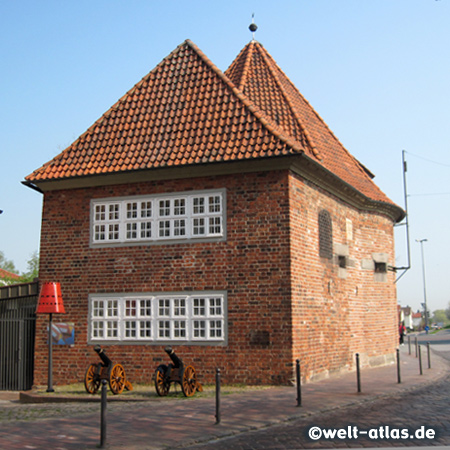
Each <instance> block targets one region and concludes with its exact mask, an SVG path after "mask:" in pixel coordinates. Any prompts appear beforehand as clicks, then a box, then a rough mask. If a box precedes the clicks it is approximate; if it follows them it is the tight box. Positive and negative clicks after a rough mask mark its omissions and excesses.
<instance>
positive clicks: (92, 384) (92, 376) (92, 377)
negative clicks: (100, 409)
mask: <svg viewBox="0 0 450 450" xmlns="http://www.w3.org/2000/svg"><path fill="white" fill-rule="evenodd" d="M84 387H85V388H86V391H87V392H88V393H89V394H95V393H96V392H97V391H98V388H99V387H100V377H99V376H98V375H97V364H91V365H90V366H89V367H88V368H87V370H86V375H85V376H84Z"/></svg>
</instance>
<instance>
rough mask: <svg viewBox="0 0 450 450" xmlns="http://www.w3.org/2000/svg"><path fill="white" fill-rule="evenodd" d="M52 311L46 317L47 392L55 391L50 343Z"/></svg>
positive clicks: (51, 346)
mask: <svg viewBox="0 0 450 450" xmlns="http://www.w3.org/2000/svg"><path fill="white" fill-rule="evenodd" d="M52 320H53V317H52V313H50V314H49V318H48V383H47V392H55V390H54V389H53V345H52Z"/></svg>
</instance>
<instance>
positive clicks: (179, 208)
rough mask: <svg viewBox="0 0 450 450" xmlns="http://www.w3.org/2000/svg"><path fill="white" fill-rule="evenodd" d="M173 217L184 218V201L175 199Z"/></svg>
mask: <svg viewBox="0 0 450 450" xmlns="http://www.w3.org/2000/svg"><path fill="white" fill-rule="evenodd" d="M173 208H174V211H173V213H174V215H175V216H184V215H185V214H186V200H185V199H184V198H180V199H178V198H177V199H175V200H174V201H173Z"/></svg>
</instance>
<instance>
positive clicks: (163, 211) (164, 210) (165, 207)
mask: <svg viewBox="0 0 450 450" xmlns="http://www.w3.org/2000/svg"><path fill="white" fill-rule="evenodd" d="M159 215H160V216H161V217H164V216H170V200H160V201H159Z"/></svg>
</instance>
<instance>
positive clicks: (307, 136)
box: [225, 41, 391, 203]
mask: <svg viewBox="0 0 450 450" xmlns="http://www.w3.org/2000/svg"><path fill="white" fill-rule="evenodd" d="M225 75H227V76H228V77H229V78H230V79H231V81H232V82H233V83H234V84H235V85H236V86H238V87H239V89H240V90H241V91H242V92H243V93H244V94H245V96H246V97H247V98H249V99H250V101H251V102H252V103H254V104H255V105H256V106H258V107H259V108H260V109H261V110H262V111H263V112H264V114H266V115H267V116H268V119H269V120H271V121H272V122H274V123H276V124H277V125H278V126H279V127H281V128H282V129H283V130H284V131H285V132H286V133H287V134H288V135H290V136H292V137H293V138H294V139H297V140H300V141H301V142H302V144H303V146H304V147H305V148H306V150H305V154H306V155H308V156H309V157H311V158H312V159H315V160H317V161H318V162H319V163H320V164H321V165H322V166H324V167H325V168H326V169H328V170H329V171H330V172H332V173H334V174H335V175H337V176H338V177H339V178H341V179H342V180H344V181H345V182H347V183H348V184H350V185H351V186H353V187H354V188H356V189H357V190H358V191H360V192H361V193H363V194H364V195H366V196H367V197H369V198H371V199H373V200H378V201H383V202H388V203H391V201H390V200H389V199H388V198H387V197H386V195H385V194H384V193H383V192H382V191H381V190H380V189H379V188H378V187H377V186H376V185H375V184H374V183H373V181H372V180H371V178H372V177H371V176H369V175H368V172H367V169H365V168H364V167H363V166H362V165H361V164H360V163H359V161H357V160H356V159H355V158H354V157H353V156H352V155H351V154H350V153H349V152H348V151H347V150H346V149H345V148H344V147H343V145H342V144H341V143H340V142H339V140H338V139H337V138H336V137H335V135H334V134H333V133H332V132H331V130H330V129H329V128H328V126H327V125H326V124H325V122H324V121H323V120H322V119H321V117H320V116H319V115H318V114H317V113H316V111H315V110H314V109H313V108H312V106H311V105H310V104H309V103H308V102H307V101H306V100H305V98H304V97H303V96H302V95H301V94H300V92H299V91H298V90H297V88H296V87H295V86H294V85H293V84H292V82H291V81H290V80H289V78H288V77H287V76H286V75H285V74H284V73H283V71H282V70H281V69H280V68H279V66H278V65H277V63H276V62H275V61H274V60H273V58H272V57H271V56H270V55H269V53H268V52H267V51H266V50H265V49H264V47H263V46H262V45H261V44H260V43H258V42H256V41H252V42H250V43H249V44H248V45H247V46H246V47H244V49H243V50H242V51H241V53H240V54H239V55H238V57H237V58H236V59H235V60H234V62H233V63H232V64H231V66H230V67H229V68H228V69H227V70H226V71H225Z"/></svg>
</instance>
